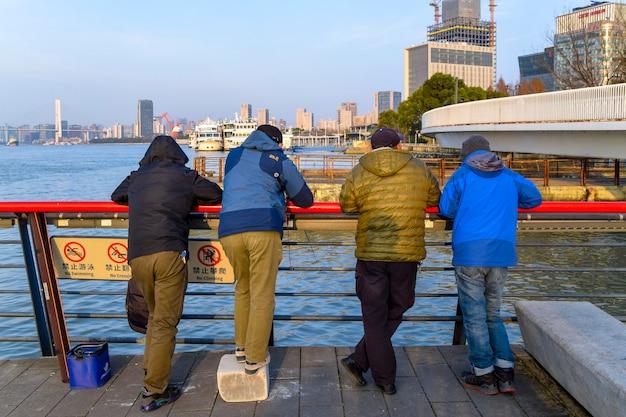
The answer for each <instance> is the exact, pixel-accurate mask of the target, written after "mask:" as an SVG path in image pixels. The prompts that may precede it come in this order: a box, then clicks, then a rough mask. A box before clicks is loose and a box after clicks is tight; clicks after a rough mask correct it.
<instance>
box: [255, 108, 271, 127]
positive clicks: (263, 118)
mask: <svg viewBox="0 0 626 417" xmlns="http://www.w3.org/2000/svg"><path fill="white" fill-rule="evenodd" d="M256 120H257V123H258V124H259V125H266V124H268V123H269V122H270V111H269V110H268V109H259V110H257V118H256Z"/></svg>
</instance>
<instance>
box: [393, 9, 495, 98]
mask: <svg viewBox="0 0 626 417" xmlns="http://www.w3.org/2000/svg"><path fill="white" fill-rule="evenodd" d="M429 4H430V5H431V6H433V7H434V8H435V22H434V24H432V25H430V26H428V28H427V42H426V43H423V44H420V45H415V46H411V47H409V48H406V49H405V51H404V57H405V59H404V66H405V68H404V95H405V97H409V96H410V95H411V94H412V93H413V92H414V91H415V90H417V89H418V88H419V87H420V86H421V85H422V84H424V82H425V81H426V80H428V79H429V78H430V77H432V76H433V75H434V74H435V73H438V72H441V73H444V74H450V75H452V76H453V77H455V78H459V79H462V80H463V81H464V82H465V85H467V86H471V87H481V88H484V89H485V90H486V89H489V88H493V86H494V85H495V68H496V60H495V57H496V55H495V50H496V48H495V46H496V45H495V32H496V28H495V21H494V17H493V10H494V8H495V0H490V4H489V8H490V10H491V20H490V21H482V20H481V18H480V0H433V1H431V2H430V3H429ZM440 10H441V13H440ZM440 18H442V19H440Z"/></svg>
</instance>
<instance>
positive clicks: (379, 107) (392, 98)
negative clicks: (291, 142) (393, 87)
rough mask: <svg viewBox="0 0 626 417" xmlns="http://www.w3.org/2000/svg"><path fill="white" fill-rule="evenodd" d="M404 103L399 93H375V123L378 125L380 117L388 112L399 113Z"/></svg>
mask: <svg viewBox="0 0 626 417" xmlns="http://www.w3.org/2000/svg"><path fill="white" fill-rule="evenodd" d="M401 101H402V93H401V92H399V91H378V92H376V93H374V119H375V120H374V123H378V115H379V114H381V113H382V112H384V111H387V110H394V111H398V105H399V104H400V102H401Z"/></svg>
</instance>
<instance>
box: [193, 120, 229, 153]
mask: <svg viewBox="0 0 626 417" xmlns="http://www.w3.org/2000/svg"><path fill="white" fill-rule="evenodd" d="M189 147H190V148H192V149H195V150H197V151H221V150H223V149H224V145H223V141H222V135H221V132H220V125H219V124H218V123H217V122H215V121H213V120H211V118H210V117H208V118H207V119H206V120H203V121H202V122H200V123H198V125H197V126H196V127H195V129H194V130H193V132H191V134H190V135H189Z"/></svg>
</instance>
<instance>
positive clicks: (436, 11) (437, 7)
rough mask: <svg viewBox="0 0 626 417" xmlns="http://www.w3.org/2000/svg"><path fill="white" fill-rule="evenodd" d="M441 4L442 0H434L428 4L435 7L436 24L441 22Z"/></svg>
mask: <svg viewBox="0 0 626 417" xmlns="http://www.w3.org/2000/svg"><path fill="white" fill-rule="evenodd" d="M440 4H441V0H433V1H431V2H430V3H429V4H428V5H429V6H433V7H434V8H435V24H436V25H438V24H439V18H440V17H441V14H439V5H440Z"/></svg>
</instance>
